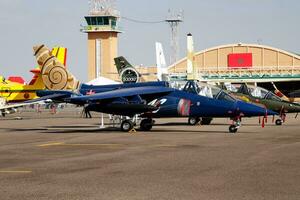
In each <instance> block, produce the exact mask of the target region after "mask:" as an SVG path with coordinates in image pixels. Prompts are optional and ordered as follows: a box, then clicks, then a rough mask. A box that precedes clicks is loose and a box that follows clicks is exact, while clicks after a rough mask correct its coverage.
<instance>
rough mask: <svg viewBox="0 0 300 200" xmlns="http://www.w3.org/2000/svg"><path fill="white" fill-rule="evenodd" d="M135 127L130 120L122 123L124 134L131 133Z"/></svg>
mask: <svg viewBox="0 0 300 200" xmlns="http://www.w3.org/2000/svg"><path fill="white" fill-rule="evenodd" d="M133 127H134V124H133V122H132V121H130V120H124V121H123V122H122V123H121V130H122V131H124V132H129V131H131V130H132V129H133Z"/></svg>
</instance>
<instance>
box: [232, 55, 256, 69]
mask: <svg viewBox="0 0 300 200" xmlns="http://www.w3.org/2000/svg"><path fill="white" fill-rule="evenodd" d="M228 67H229V68H251V67H252V53H231V54H228Z"/></svg>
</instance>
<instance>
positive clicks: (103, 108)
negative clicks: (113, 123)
mask: <svg viewBox="0 0 300 200" xmlns="http://www.w3.org/2000/svg"><path fill="white" fill-rule="evenodd" d="M192 87H194V86H193V84H191V83H190V82H188V83H187V86H186V87H185V88H186V89H185V90H183V91H181V90H178V89H174V88H170V87H169V86H168V83H167V82H164V81H161V82H145V83H132V84H118V85H106V86H88V85H82V87H81V89H80V90H79V91H80V92H79V93H75V92H71V91H45V90H43V91H38V92H37V95H38V96H40V97H41V98H40V99H37V100H35V101H39V100H45V99H51V100H53V101H58V102H66V103H71V104H76V105H81V106H85V108H86V109H88V110H89V111H96V112H101V113H108V114H114V115H121V116H128V117H133V116H135V115H140V116H141V117H142V118H144V119H143V120H142V121H141V123H140V128H141V130H144V131H149V130H151V128H152V126H153V124H154V120H153V118H165V117H229V118H231V119H232V120H233V122H234V123H233V124H232V125H230V127H229V131H230V132H232V133H235V132H236V131H237V130H238V128H239V127H240V119H241V117H252V116H265V115H266V114H268V115H275V114H276V113H274V112H273V111H269V110H266V109H264V108H261V107H258V106H256V105H253V104H249V103H245V102H242V101H239V100H236V99H234V98H233V97H231V96H229V95H228V94H227V93H225V92H224V93H222V94H219V98H218V99H212V98H208V97H204V96H200V95H198V94H197V93H194V92H191V90H192V89H195V88H192ZM87 93H89V94H91V95H86V94H87ZM134 126H135V123H134V122H133V121H132V120H129V119H126V120H123V122H122V123H121V130H122V131H126V132H128V131H130V130H132V129H133V128H134Z"/></svg>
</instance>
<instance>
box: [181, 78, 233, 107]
mask: <svg viewBox="0 0 300 200" xmlns="http://www.w3.org/2000/svg"><path fill="white" fill-rule="evenodd" d="M183 91H186V92H190V93H194V94H198V95H201V96H205V97H209V98H214V99H219V100H226V101H232V102H234V101H236V100H235V99H234V98H233V97H231V96H230V95H229V94H228V93H226V92H225V91H224V90H222V89H221V88H219V87H216V86H213V85H209V84H205V83H200V82H195V81H188V82H187V83H186V85H185V86H184V89H183Z"/></svg>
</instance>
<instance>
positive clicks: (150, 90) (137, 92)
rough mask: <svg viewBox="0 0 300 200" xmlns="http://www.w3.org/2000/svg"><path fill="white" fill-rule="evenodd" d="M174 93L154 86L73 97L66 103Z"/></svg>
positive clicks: (147, 97) (144, 97)
mask: <svg viewBox="0 0 300 200" xmlns="http://www.w3.org/2000/svg"><path fill="white" fill-rule="evenodd" d="M172 91H174V89H173V88H169V87H153V86H146V87H136V88H123V89H118V90H113V91H108V92H102V93H98V94H93V95H84V96H77V97H71V98H68V99H66V101H67V102H69V103H75V104H84V103H89V102H99V101H102V100H114V99H117V98H130V97H134V96H140V97H141V98H142V99H149V98H151V99H155V98H158V97H160V96H163V95H166V94H169V93H170V92H172Z"/></svg>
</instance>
